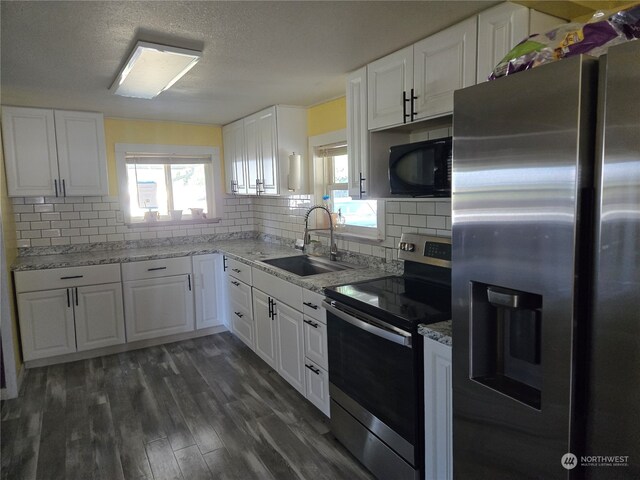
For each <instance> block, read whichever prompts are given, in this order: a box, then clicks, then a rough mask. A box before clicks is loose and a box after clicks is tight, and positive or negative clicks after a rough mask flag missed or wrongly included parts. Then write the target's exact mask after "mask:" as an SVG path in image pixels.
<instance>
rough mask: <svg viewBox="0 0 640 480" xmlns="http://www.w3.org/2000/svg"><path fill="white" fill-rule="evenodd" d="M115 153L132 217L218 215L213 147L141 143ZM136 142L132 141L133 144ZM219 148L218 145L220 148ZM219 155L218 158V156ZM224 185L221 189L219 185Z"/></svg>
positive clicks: (203, 218) (205, 218)
mask: <svg viewBox="0 0 640 480" xmlns="http://www.w3.org/2000/svg"><path fill="white" fill-rule="evenodd" d="M125 147H126V146H123V145H118V146H117V149H119V150H120V151H119V152H117V153H116V156H117V157H118V158H117V163H118V172H119V177H120V197H121V202H122V206H123V210H124V212H125V215H126V219H125V222H127V223H140V222H142V223H145V224H150V223H166V222H187V221H190V222H191V223H202V222H209V221H212V220H214V221H215V220H217V218H216V208H215V207H216V204H218V205H219V204H220V203H219V202H220V200H218V201H216V200H215V193H216V189H215V188H214V185H216V182H215V180H214V178H215V177H216V176H217V177H219V174H218V175H215V172H216V168H215V166H216V164H217V170H218V171H219V158H217V157H219V155H214V154H213V153H214V152H212V151H211V150H213V149H210V148H200V147H182V146H168V145H164V146H163V145H141V146H138V147H137V148H130V149H129V150H126V149H125ZM130 147H131V146H130ZM216 150H217V149H216ZM216 160H217V162H216ZM218 190H219V189H218Z"/></svg>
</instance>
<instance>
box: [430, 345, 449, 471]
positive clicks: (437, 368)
mask: <svg viewBox="0 0 640 480" xmlns="http://www.w3.org/2000/svg"><path fill="white" fill-rule="evenodd" d="M424 432H425V439H424V444H425V457H424V458H425V462H424V463H425V476H424V478H425V480H436V479H437V480H451V479H452V478H453V390H452V383H451V347H450V346H448V345H444V344H442V343H439V342H437V341H435V340H432V339H430V338H425V339H424Z"/></svg>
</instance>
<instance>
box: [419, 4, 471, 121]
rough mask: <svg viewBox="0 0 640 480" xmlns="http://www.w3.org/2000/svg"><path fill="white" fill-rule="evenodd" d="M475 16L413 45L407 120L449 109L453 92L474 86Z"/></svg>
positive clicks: (439, 113)
mask: <svg viewBox="0 0 640 480" xmlns="http://www.w3.org/2000/svg"><path fill="white" fill-rule="evenodd" d="M476 37H477V21H476V18H475V17H472V18H469V19H468V20H465V21H464V22H461V23H458V24H456V25H454V26H452V27H449V28H447V29H445V30H442V31H441V32H438V33H436V34H435V35H431V36H430V37H428V38H425V39H424V40H421V41H420V42H418V43H416V44H415V45H414V46H413V95H412V96H413V98H412V100H411V102H410V107H411V112H410V117H409V120H410V121H415V120H423V119H426V118H431V117H436V116H440V115H446V114H450V113H452V112H453V92H454V91H455V90H458V89H460V88H465V87H470V86H471V85H475V80H476V52H477V43H476Z"/></svg>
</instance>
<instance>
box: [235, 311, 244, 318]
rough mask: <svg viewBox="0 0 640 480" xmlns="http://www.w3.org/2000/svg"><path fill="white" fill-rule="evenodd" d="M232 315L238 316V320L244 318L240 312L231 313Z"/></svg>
mask: <svg viewBox="0 0 640 480" xmlns="http://www.w3.org/2000/svg"><path fill="white" fill-rule="evenodd" d="M233 313H235V314H236V315H237V316H238V318H242V317H244V315H242V314H241V313H240V312H233Z"/></svg>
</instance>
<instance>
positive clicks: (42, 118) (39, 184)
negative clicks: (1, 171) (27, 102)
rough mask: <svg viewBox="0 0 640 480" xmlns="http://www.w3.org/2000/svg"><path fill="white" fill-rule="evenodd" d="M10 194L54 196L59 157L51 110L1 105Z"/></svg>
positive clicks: (18, 195) (17, 195)
mask: <svg viewBox="0 0 640 480" xmlns="http://www.w3.org/2000/svg"><path fill="white" fill-rule="evenodd" d="M2 135H3V141H4V159H5V168H6V172H7V191H8V193H9V196H13V197H21V196H23V197H26V196H31V195H55V194H56V189H55V185H54V180H55V181H56V182H57V181H58V157H57V151H56V132H55V126H54V118H53V110H46V109H40V108H20V107H2Z"/></svg>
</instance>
